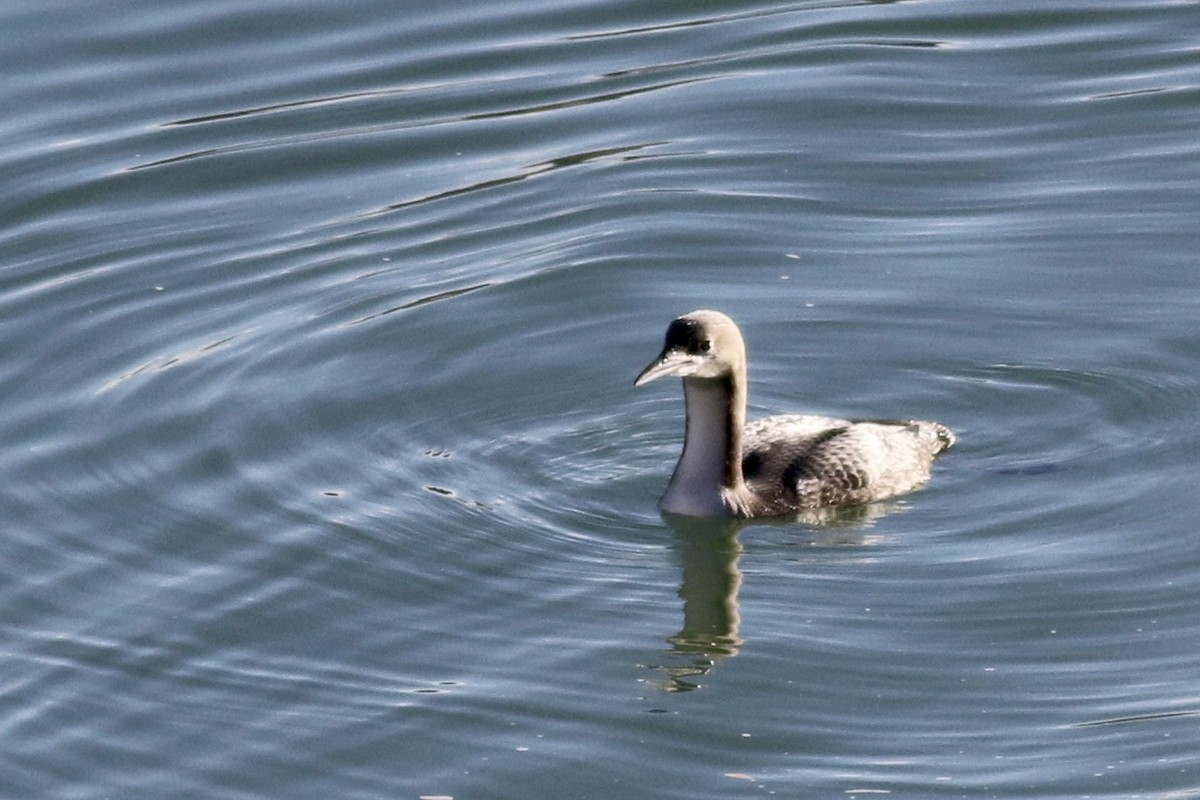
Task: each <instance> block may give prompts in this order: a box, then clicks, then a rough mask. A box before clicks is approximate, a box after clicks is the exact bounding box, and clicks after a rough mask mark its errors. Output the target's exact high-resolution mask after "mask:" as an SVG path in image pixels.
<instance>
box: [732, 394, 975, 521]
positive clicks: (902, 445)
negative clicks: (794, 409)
mask: <svg viewBox="0 0 1200 800" xmlns="http://www.w3.org/2000/svg"><path fill="white" fill-rule="evenodd" d="M953 444H954V434H953V433H952V432H951V431H950V430H949V429H948V428H946V427H945V426H944V425H941V424H940V423H937V422H924V421H920V420H905V421H868V420H857V421H856V420H849V419H837V418H834V417H819V416H812V415H805V414H785V415H779V416H774V417H766V418H764V419H759V420H755V421H754V422H751V423H749V424H747V425H746V427H745V433H744V440H743V450H742V452H743V456H742V471H743V475H744V477H745V480H746V484H747V487H748V488H749V489H750V491H751V493H752V494H753V495H754V496H755V497H756V498H757V499H758V500H759V501H760V503H761V504H762V505H763V507H764V510H763V511H760V512H759V513H767V514H784V513H787V512H788V511H792V510H797V509H811V508H822V507H825V506H842V505H854V504H858V503H868V502H871V501H873V500H880V499H883V498H885V497H892V496H894V495H898V494H902V493H904V492H908V491H910V490H912V489H915V488H916V487H918V486H920V485H921V484H923V483H924V482H925V481H927V480H928V479H929V471H930V467H931V465H932V464H933V460H934V458H935V457H936V456H937V455H938V453H941V452H942V451H943V450H946V449H947V448H949V447H951V446H952V445H953Z"/></svg>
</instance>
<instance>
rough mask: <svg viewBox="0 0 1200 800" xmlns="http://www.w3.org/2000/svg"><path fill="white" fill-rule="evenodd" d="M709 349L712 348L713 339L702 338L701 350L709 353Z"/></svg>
mask: <svg viewBox="0 0 1200 800" xmlns="http://www.w3.org/2000/svg"><path fill="white" fill-rule="evenodd" d="M709 350H712V340H711V339H701V340H700V352H701V353H707V352H708V351H709Z"/></svg>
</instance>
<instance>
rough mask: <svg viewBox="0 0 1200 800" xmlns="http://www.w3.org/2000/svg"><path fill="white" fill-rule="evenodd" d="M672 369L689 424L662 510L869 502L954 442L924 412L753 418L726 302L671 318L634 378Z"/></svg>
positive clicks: (763, 512)
mask: <svg viewBox="0 0 1200 800" xmlns="http://www.w3.org/2000/svg"><path fill="white" fill-rule="evenodd" d="M666 375H675V376H679V377H681V378H683V386H684V398H685V401H686V403H687V429H686V433H685V436H684V446H683V453H682V454H681V455H680V457H679V463H678V464H677V465H676V467H675V472H674V474H673V475H672V476H671V482H670V484H668V486H667V491H666V493H665V494H664V495H663V497H662V499H661V500H660V501H659V506H660V507H661V508H662V509H663V510H664V511H669V512H673V513H678V514H687V515H690V516H719V515H727V516H738V517H757V516H779V515H784V514H790V513H794V512H797V511H803V510H808V509H818V508H829V507H834V506H849V505H859V504H862V503H869V502H871V501H873V500H881V499H883V498H886V497H893V496H895V495H898V494H903V493H905V492H908V491H911V490H913V489H916V488H917V487H919V486H921V485H922V484H923V483H925V481H927V480H928V479H929V472H930V467H931V465H932V464H933V460H934V458H935V457H936V456H937V455H938V454H939V453H941V452H942V451H943V450H946V449H947V448H949V447H951V446H952V445H953V444H954V441H955V437H954V434H953V433H952V432H951V431H950V429H949V428H947V427H946V426H944V425H941V424H940V423H937V422H923V421H919V420H907V421H870V420H849V419H837V418H833V417H819V416H812V415H803V414H783V415H779V416H773V417H766V418H764V419H759V420H755V421H754V422H751V423H750V424H746V423H745V419H746V346H745V342H744V341H743V339H742V335H741V332H740V331H739V330H738V328H737V325H736V324H734V322H733V320H731V319H730V318H729V317H727V316H726V315H724V314H722V313H720V312H719V311H708V310H700V311H693V312H692V313H690V314H685V315H684V316H682V317H679V318H678V319H676V320H674V321H673V322H672V323H671V325H670V326H669V327H668V328H667V335H666V342H665V344H664V345H663V350H662V353H660V354H659V356H658V358H656V359H655V360H654V361H653V362H651V363H650V365H649V366H647V367H646V369H644V370H643V371H642V373H641V374H640V375H638V377H637V380H636V381H635V382H634V385H638V386H640V385H642V384H644V383H647V382H649V381H652V380H654V379H655V378H660V377H663V376H666Z"/></svg>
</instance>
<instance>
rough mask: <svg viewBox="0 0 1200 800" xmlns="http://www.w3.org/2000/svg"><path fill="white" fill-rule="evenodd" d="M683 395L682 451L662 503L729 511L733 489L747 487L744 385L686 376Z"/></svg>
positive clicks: (698, 512) (708, 512) (685, 509)
mask: <svg viewBox="0 0 1200 800" xmlns="http://www.w3.org/2000/svg"><path fill="white" fill-rule="evenodd" d="M683 395H684V400H685V402H686V404H687V430H686V433H685V435H684V442H683V454H682V455H680V456H679V463H678V464H676V465H675V473H674V474H673V475H672V476H671V482H670V483H669V484H668V485H667V491H666V493H665V494H664V495H663V497H662V500H660V501H659V507H660V508H661V509H662V510H663V511H669V512H671V513H674V514H687V515H689V516H714V515H720V514H728V513H730V511H731V509H730V506H729V503H728V496H729V494H730V492H734V493H740V492H744V491H745V484H744V483H743V481H742V464H741V461H742V424H743V422H744V420H745V403H746V400H745V395H744V389H742V387H741V386H738V385H737V384H736V382H734V381H730V380H724V379H700V378H686V379H684V381H683Z"/></svg>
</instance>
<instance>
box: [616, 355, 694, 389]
mask: <svg viewBox="0 0 1200 800" xmlns="http://www.w3.org/2000/svg"><path fill="white" fill-rule="evenodd" d="M700 367H701V359H699V358H697V357H696V356H693V355H688V354H687V353H684V352H682V351H679V350H664V351H663V352H662V354H661V355H659V357H658V358H656V359H654V360H653V361H651V362H650V363H649V364H647V365H646V368H645V369H644V370H642V371H641V373H640V374H639V375H638V376H637V378H636V379H635V380H634V382H633V385H634V386H641V385H643V384H646V383H649V382H650V381H652V380H656V379H658V378H662V377H666V376H668V375H674V376H677V377H680V378H686V377H688V376H689V375H695V374H696V372H697V371H698V370H699V369H700Z"/></svg>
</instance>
